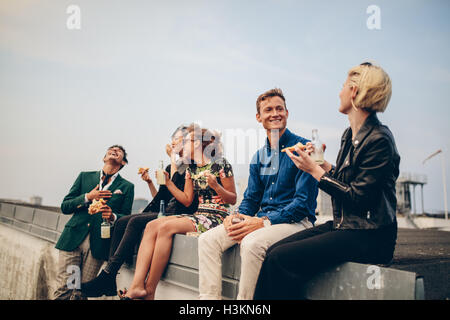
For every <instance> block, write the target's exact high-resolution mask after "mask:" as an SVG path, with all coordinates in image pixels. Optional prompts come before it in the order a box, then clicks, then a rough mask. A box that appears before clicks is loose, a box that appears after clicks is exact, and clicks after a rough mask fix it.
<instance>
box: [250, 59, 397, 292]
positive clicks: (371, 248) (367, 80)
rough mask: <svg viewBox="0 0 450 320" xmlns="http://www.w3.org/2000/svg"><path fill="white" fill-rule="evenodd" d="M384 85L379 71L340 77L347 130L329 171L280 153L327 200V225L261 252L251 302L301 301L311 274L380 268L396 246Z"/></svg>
mask: <svg viewBox="0 0 450 320" xmlns="http://www.w3.org/2000/svg"><path fill="white" fill-rule="evenodd" d="M391 92H392V86H391V80H390V78H389V76H388V75H387V73H386V72H385V71H384V70H383V69H382V68H380V67H378V66H375V65H373V64H371V63H367V62H366V63H362V64H360V65H358V66H355V67H353V68H352V69H350V71H349V72H348V77H347V79H346V81H345V83H344V85H343V87H342V90H341V92H340V94H339V97H340V100H341V105H340V107H339V112H341V113H343V114H346V115H347V116H348V119H349V122H350V127H349V128H347V129H346V130H345V132H344V134H343V136H342V139H341V148H340V150H339V153H338V156H337V160H336V166H333V165H331V164H330V163H328V162H327V161H325V162H324V163H323V164H322V165H320V166H319V165H318V164H316V163H315V162H314V161H313V160H312V159H311V157H310V156H309V154H310V153H311V152H312V151H313V146H312V145H311V144H307V149H306V150H300V149H299V148H296V149H295V151H296V154H294V153H291V152H289V151H287V153H288V155H289V157H290V158H291V160H292V161H293V162H294V163H295V165H296V166H297V167H298V168H299V169H301V170H303V171H305V172H308V173H310V174H311V175H312V176H313V177H314V178H315V179H316V180H317V181H318V182H319V184H318V187H319V188H320V189H322V190H323V191H325V192H327V193H328V194H330V195H331V197H332V203H333V221H329V222H327V223H325V224H322V225H319V226H315V227H314V228H311V229H308V230H305V231H301V232H299V233H296V234H294V235H292V236H290V237H288V238H286V239H283V240H281V241H279V242H278V243H275V244H274V245H273V246H272V247H271V248H269V250H268V251H267V256H266V259H265V261H264V263H263V266H262V268H261V272H260V275H259V279H258V284H257V286H256V290H255V296H254V297H255V299H299V298H304V292H303V291H302V288H303V287H304V285H305V284H306V282H307V281H308V280H309V279H310V278H311V277H312V276H314V275H315V274H316V273H318V272H320V271H323V270H325V269H326V268H329V267H332V266H334V265H337V264H340V263H343V262H347V261H353V262H361V263H372V264H379V263H388V262H389V261H391V260H392V257H393V253H394V248H395V242H396V238H397V220H396V205H397V201H396V194H395V182H396V180H397V177H398V175H399V163H400V156H399V154H398V152H397V148H396V146H395V141H394V137H393V135H392V133H391V131H390V130H389V128H388V127H387V126H385V125H383V124H381V122H380V121H379V120H378V118H377V116H376V113H377V112H383V111H384V110H385V109H386V107H387V105H388V102H389V100H390V97H391Z"/></svg>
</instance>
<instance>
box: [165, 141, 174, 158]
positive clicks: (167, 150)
mask: <svg viewBox="0 0 450 320" xmlns="http://www.w3.org/2000/svg"><path fill="white" fill-rule="evenodd" d="M172 151H173V149H172V144H170V143H168V144H166V153H167V155H168V156H169V157H171V156H172Z"/></svg>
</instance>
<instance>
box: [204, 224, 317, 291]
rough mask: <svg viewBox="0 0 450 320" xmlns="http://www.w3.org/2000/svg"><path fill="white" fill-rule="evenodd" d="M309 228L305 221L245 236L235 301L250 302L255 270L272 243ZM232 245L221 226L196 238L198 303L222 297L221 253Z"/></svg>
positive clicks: (261, 230)
mask: <svg viewBox="0 0 450 320" xmlns="http://www.w3.org/2000/svg"><path fill="white" fill-rule="evenodd" d="M312 226H313V225H312V223H311V222H309V221H308V219H307V218H305V219H303V220H302V221H301V222H299V223H293V224H288V223H282V224H276V225H272V226H269V227H264V228H260V229H258V230H255V231H253V232H252V233H249V234H248V235H247V236H245V238H244V239H242V241H241V248H240V249H241V276H240V280H239V293H238V296H237V298H238V299H239V300H251V299H253V294H254V292H255V287H256V282H257V281H258V276H259V270H260V269H261V265H262V263H263V261H264V258H265V257H266V251H267V249H268V248H269V247H270V246H271V245H272V244H274V243H276V242H278V241H280V240H282V239H284V238H286V237H288V236H290V235H292V234H294V233H296V232H299V231H302V230H304V229H307V228H311V227H312ZM236 243H237V242H236V241H234V240H232V239H231V238H230V237H229V236H228V235H227V232H226V230H225V227H224V225H223V224H222V225H220V226H217V227H215V228H213V229H211V230H208V231H207V232H204V233H202V234H201V235H200V237H199V241H198V255H199V270H198V271H199V291H200V296H199V298H200V299H201V300H209V299H210V300H219V299H221V298H222V254H223V252H224V251H226V250H227V249H228V248H230V247H232V246H234V245H235V244H236Z"/></svg>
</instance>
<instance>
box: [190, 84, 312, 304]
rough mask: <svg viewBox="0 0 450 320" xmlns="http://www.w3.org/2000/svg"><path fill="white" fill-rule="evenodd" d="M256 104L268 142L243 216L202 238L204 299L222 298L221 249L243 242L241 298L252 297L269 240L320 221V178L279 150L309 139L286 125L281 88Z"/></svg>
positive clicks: (256, 163)
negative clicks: (318, 184) (299, 168)
mask: <svg viewBox="0 0 450 320" xmlns="http://www.w3.org/2000/svg"><path fill="white" fill-rule="evenodd" d="M256 107H257V113H256V120H257V121H258V122H260V123H261V124H262V125H263V127H264V129H265V130H266V133H267V140H266V144H265V145H264V146H263V147H262V148H261V149H260V150H259V151H258V152H257V153H256V154H255V156H254V157H253V160H252V163H251V164H250V176H249V178H248V187H247V190H246V191H245V193H244V199H243V200H242V202H241V204H240V206H239V213H240V214H239V215H240V217H241V218H242V219H243V221H242V222H238V223H236V224H232V216H233V215H231V216H230V217H228V218H227V219H226V220H225V221H224V223H223V225H220V226H218V227H216V228H214V229H211V230H209V231H208V232H205V233H203V234H202V235H201V236H200V238H199V243H198V250H199V252H198V255H199V291H200V299H216V300H217V299H220V298H221V295H222V259H221V258H222V253H223V252H224V251H225V250H227V249H228V248H230V247H232V246H234V245H235V244H240V252H241V276H240V281H239V293H238V299H247V300H248V299H252V298H253V292H254V290H255V285H256V281H257V279H258V273H259V269H260V267H261V264H262V262H263V260H264V257H265V254H266V250H267V249H268V248H269V246H270V245H272V244H273V243H275V242H277V241H279V240H281V239H283V238H285V237H287V236H289V235H291V234H293V233H296V232H298V231H300V230H304V229H306V228H311V227H312V226H313V225H312V224H313V223H314V221H315V212H314V211H315V209H316V198H317V182H316V181H315V180H314V178H313V177H311V175H309V174H308V173H305V172H303V171H299V170H298V169H297V168H296V167H295V165H294V164H293V163H292V161H291V160H290V159H289V157H288V156H287V155H286V154H285V153H284V152H280V150H281V149H283V148H285V147H289V146H292V145H294V144H296V143H298V142H301V143H306V141H307V140H306V139H304V138H302V137H299V136H297V135H295V134H293V133H292V132H291V131H289V130H288V129H287V128H286V122H287V118H288V115H289V112H288V110H287V108H286V103H285V98H284V96H283V93H282V91H281V90H280V89H273V90H269V91H268V92H265V93H263V94H261V95H260V96H259V97H258V99H257V101H256ZM255 215H257V216H256V217H255Z"/></svg>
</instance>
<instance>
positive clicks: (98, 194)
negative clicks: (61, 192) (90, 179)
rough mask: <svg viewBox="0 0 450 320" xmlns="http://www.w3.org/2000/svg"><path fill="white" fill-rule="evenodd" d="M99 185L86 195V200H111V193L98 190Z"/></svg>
mask: <svg viewBox="0 0 450 320" xmlns="http://www.w3.org/2000/svg"><path fill="white" fill-rule="evenodd" d="M98 188H99V185H97V186H96V187H95V188H94V189H92V190H91V191H90V192H89V193H88V194H86V198H87V199H88V200H89V201H92V200H94V199H96V200H98V199H100V198H103V199H108V198H111V196H112V193H111V191H109V190H98Z"/></svg>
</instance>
